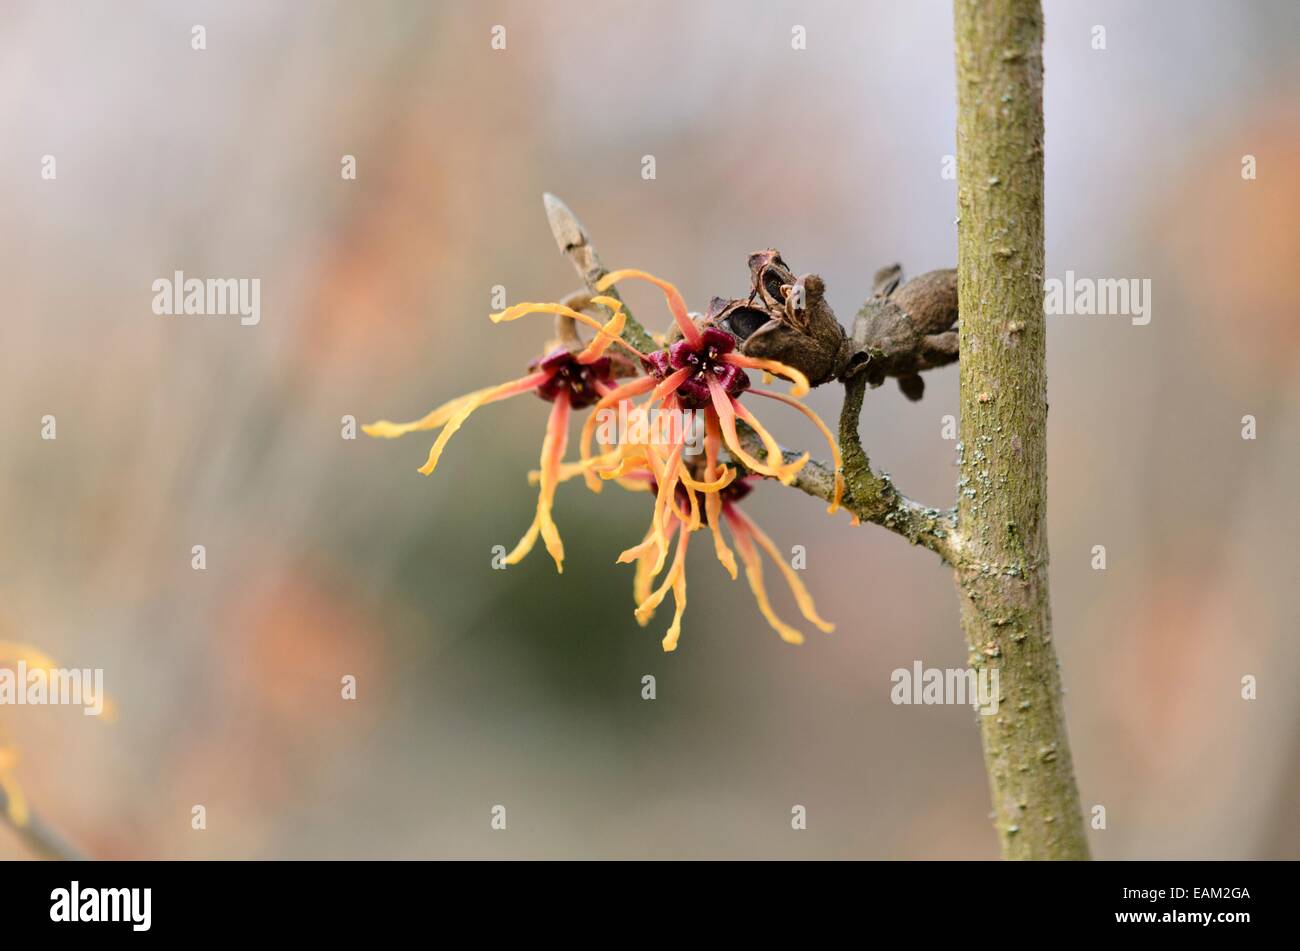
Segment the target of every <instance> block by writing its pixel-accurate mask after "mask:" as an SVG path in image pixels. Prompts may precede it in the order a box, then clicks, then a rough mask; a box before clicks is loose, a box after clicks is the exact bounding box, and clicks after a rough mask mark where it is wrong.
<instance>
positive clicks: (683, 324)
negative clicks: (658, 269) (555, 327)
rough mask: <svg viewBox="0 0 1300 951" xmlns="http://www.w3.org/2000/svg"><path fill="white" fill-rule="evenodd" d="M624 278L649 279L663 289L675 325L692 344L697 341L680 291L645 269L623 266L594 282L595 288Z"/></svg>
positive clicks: (603, 286) (608, 285)
mask: <svg viewBox="0 0 1300 951" xmlns="http://www.w3.org/2000/svg"><path fill="white" fill-rule="evenodd" d="M626 278H633V279H635V280H640V281H649V282H650V283H651V284H653V285H654V286H655V287H657V288H659V289H660V290H661V291H663V292H664V299H665V300H666V301H667V302H668V310H669V311H671V312H672V315H673V320H675V321H677V326H678V327H679V328H681V331H682V335H683V336H684V337H685V338H686V339H687V340H689V341H691V343H692V344H695V343H699V340H700V332H699V330H698V329H697V328H696V326H695V324H694V322H692V320H691V315H690V314H689V313H687V311H686V301H684V300H683V299H682V295H681V292H680V291H678V290H677V288H676V287H674V286H673V285H672V284H669V283H668V282H667V281H664V280H661V279H660V278H657V277H655V276H654V275H653V274H649V273H647V272H646V271H639V270H637V269H636V268H624V269H623V270H620V271H611V272H609V273H608V274H606V275H605V276H604V277H602V278H601V279H600V280H599V281H597V282H596V290H598V291H607V290H609V289H610V288H611V287H613V286H614V285H615V284H617V283H618V282H619V281H621V280H624V279H626Z"/></svg>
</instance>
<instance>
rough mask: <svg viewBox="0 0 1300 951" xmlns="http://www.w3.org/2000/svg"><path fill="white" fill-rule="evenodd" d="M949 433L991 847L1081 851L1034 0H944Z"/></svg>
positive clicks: (1046, 854)
mask: <svg viewBox="0 0 1300 951" xmlns="http://www.w3.org/2000/svg"><path fill="white" fill-rule="evenodd" d="M954 10H955V22H956V39H957V206H958V216H959V217H958V245H957V270H958V297H959V301H960V305H959V306H960V313H961V362H960V367H961V445H960V447H959V465H960V473H961V475H960V480H959V483H958V505H957V513H958V531H959V541H958V544H957V549H958V554H957V558H956V565H955V569H956V575H957V586H958V590H959V594H960V598H961V616H962V627H963V629H964V630H965V633H966V639H967V643H968V645H969V647H970V653H971V664H972V666H974V667H976V668H979V667H984V666H988V667H997V668H999V675H998V676H999V679H1000V688H1001V691H1000V692H1001V702H1000V707H999V710H998V713H997V714H996V715H994V716H980V717H978V719H979V721H980V730H981V733H982V737H983V744H984V757H985V763H986V766H987V769H988V776H989V787H990V790H991V793H992V798H993V809H994V822H995V825H996V827H997V831H998V835H999V837H1000V839H1001V844H1002V852H1003V855H1004V856H1005V857H1007V858H1015V859H1084V858H1087V857H1088V843H1087V839H1086V837H1085V833H1084V824H1083V816H1082V812H1081V809H1080V806H1079V793H1078V789H1077V787H1076V784H1075V778H1074V768H1073V765H1072V762H1071V758H1070V747H1069V742H1068V740H1067V738H1066V728H1065V715H1064V709H1063V702H1062V696H1061V682H1060V673H1059V670H1058V664H1057V659H1056V651H1055V649H1054V647H1053V644H1052V624H1051V609H1050V605H1049V600H1048V584H1047V564H1048V558H1047V374H1046V368H1045V357H1046V347H1045V342H1046V327H1045V321H1044V313H1043V58H1042V43H1043V20H1042V9H1041V6H1040V3H1039V0H955V3H954Z"/></svg>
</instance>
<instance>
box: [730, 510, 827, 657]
mask: <svg viewBox="0 0 1300 951" xmlns="http://www.w3.org/2000/svg"><path fill="white" fill-rule="evenodd" d="M734 516H735V518H737V519H740V520H741V521H742V522H743V523H744V525H745V528H746V529H748V531H749V532H750V534H752V535H753V537H754V540H755V541H756V542H758V544H759V546H760V547H761V548H762V549H763V551H765V552H767V556H768V557H769V558H771V559H772V561H773V562H774V563H775V564H776V567H777V570H778V571H780V572H781V574H782V576H784V578H785V583H786V584H787V585H789V586H790V593H791V594H793V595H794V600H795V603H796V604H797V605H799V613H800V614H802V615H803V616H804V617H805V618H806V619H807V620H808V621H810V622H811V623H813V624H815V625H817V627H818V628H820V629H821V631H822V632H823V633H826V634H829V633H830V632H831V631H833V630H835V625H834V624H832V623H831V622H830V621H824V620H822V618H821V616H820V615H819V614H818V613H817V606H816V605H815V604H813V599H812V595H811V594H809V593H808V589H807V588H805V587H804V584H803V581H802V580H800V578H799V574H798V572H796V571H795V570H794V569H793V568H791V567H790V565H789V563H788V562H786V560H785V558H783V557H782V556H781V552H780V551H779V550H778V549H777V547H776V545H774V544H773V543H772V539H770V538H768V537H767V534H766V533H765V532H764V531H763V530H762V529H761V528H759V527H758V525H757V524H756V523H755V522H754V520H753V519H751V518H749V517H748V516H746V515H745V514H744V513H743V512H739V511H737V512H735V513H734Z"/></svg>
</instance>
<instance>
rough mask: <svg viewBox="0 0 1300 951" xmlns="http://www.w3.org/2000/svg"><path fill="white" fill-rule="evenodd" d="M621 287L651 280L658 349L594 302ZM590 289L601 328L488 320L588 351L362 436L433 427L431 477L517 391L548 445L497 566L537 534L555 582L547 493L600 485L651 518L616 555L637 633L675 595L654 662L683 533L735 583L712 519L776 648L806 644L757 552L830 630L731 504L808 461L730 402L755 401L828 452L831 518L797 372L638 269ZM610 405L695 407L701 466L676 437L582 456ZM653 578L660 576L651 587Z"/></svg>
mask: <svg viewBox="0 0 1300 951" xmlns="http://www.w3.org/2000/svg"><path fill="white" fill-rule="evenodd" d="M627 279H639V280H644V281H649V282H650V283H652V284H654V285H656V286H657V287H658V288H659V289H660V290H662V291H663V293H664V297H665V299H666V301H667V303H668V309H669V311H670V312H671V314H672V317H673V320H674V323H675V331H674V332H670V333H669V334H667V335H665V336H664V337H661V338H656V343H658V344H659V345H660V349H657V350H654V351H652V352H650V353H642V352H641V351H640V350H637V349H636V348H635V347H633V346H631V345H630V344H629V343H627V341H625V340H624V339H623V338H622V336H621V334H622V331H623V328H624V325H625V324H626V321H627V314H626V312H625V311H624V310H623V305H622V304H621V302H620V301H619V300H617V299H616V298H613V297H610V296H605V294H604V292H606V291H608V289H609V288H610V287H612V286H613V285H614V284H616V283H618V282H619V281H622V280H627ZM596 291H597V296H595V297H592V298H591V300H590V304H591V305H592V306H598V307H600V308H602V309H603V310H604V311H605V312H606V313H607V314H608V315H609V316H608V319H607V320H606V321H605V322H604V323H601V322H600V321H599V320H596V319H595V318H593V317H591V316H589V315H588V314H585V313H582V312H581V311H579V310H575V309H573V308H570V307H567V306H565V305H564V304H555V303H525V304H517V305H515V306H513V307H509V308H507V309H506V310H503V311H501V312H500V313H496V314H492V315H491V319H492V321H493V322H495V323H502V322H505V321H512V320H515V319H517V318H520V317H523V316H525V315H528V314H551V315H557V316H559V317H561V318H565V319H568V320H572V321H576V322H578V323H581V324H583V325H585V326H587V327H590V328H591V329H592V330H593V331H594V332H595V335H594V337H593V338H592V340H591V342H590V343H589V344H587V345H586V346H585V347H582V346H580V345H579V346H578V347H572V348H571V347H568V346H564V345H562V344H561V345H558V346H554V347H553V348H551V349H548V352H547V353H546V354H545V356H543V357H541V358H540V359H538V360H535V361H534V362H533V363H532V364H531V365H530V366H529V368H528V369H529V372H528V373H527V375H525V376H523V377H520V378H519V379H517V380H511V381H509V382H507V383H502V384H500V385H499V386H492V387H487V388H485V389H482V390H476V391H474V392H472V393H467V394H466V395H464V396H460V397H457V398H456V399H454V400H451V401H449V402H447V403H444V404H443V405H441V406H439V407H437V408H436V409H434V410H433V411H432V412H431V413H429V414H428V415H426V416H425V417H423V418H422V419H419V420H416V421H415V422H411V423H392V422H388V421H386V420H384V421H380V422H377V423H372V424H370V425H368V426H365V427H363V428H364V430H365V432H366V433H368V434H369V435H371V436H378V437H382V438H394V437H397V436H401V435H404V434H406V433H410V432H418V431H433V430H439V429H440V430H441V432H439V434H438V437H437V440H436V441H435V442H434V444H433V448H432V449H431V450H430V452H429V458H428V460H427V461H426V462H425V464H424V465H423V466H421V467H420V469H419V471H420V472H421V473H423V474H425V475H428V474H429V473H431V472H433V470H434V468H435V467H436V466H437V465H438V460H439V458H440V457H441V455H442V451H443V449H444V448H445V447H446V445H447V442H448V440H450V439H451V437H452V436H453V435H454V434H455V433H456V431H457V430H459V429H460V427H461V425H462V424H463V423H464V422H465V420H466V419H467V418H468V417H469V415H470V414H471V413H473V412H474V411H475V410H476V409H478V408H479V407H481V406H485V405H487V404H488V403H494V402H497V401H499V400H503V399H508V398H509V397H512V396H517V395H519V394H521V393H535V394H537V395H538V396H539V397H541V398H542V399H543V400H545V401H546V402H548V403H550V404H551V413H550V419H549V421H548V422H547V426H546V436H545V438H544V439H543V441H542V454H541V465H540V468H539V469H538V470H537V471H535V472H533V473H531V474H530V481H533V482H535V483H536V484H538V485H539V491H538V496H537V513H536V515H535V517H534V518H533V523H532V525H530V526H529V528H528V531H527V532H526V533H525V534H524V536H523V538H522V539H520V541H519V544H518V545H516V546H515V548H514V550H513V551H511V552H510V553H509V555H507V557H506V559H505V560H506V563H507V564H516V563H518V562H519V561H520V560H521V559H522V558H523V557H524V556H525V555H527V554H528V553H529V552H530V551H531V550H532V548H533V547H534V545H535V544H536V543H537V539H538V537H539V536H540V537H541V539H542V542H543V544H544V545H545V546H546V550H547V552H548V553H549V554H550V555H551V558H552V559H554V561H555V566H556V569H557V570H559V571H563V565H564V546H563V543H562V542H561V541H560V533H559V530H558V529H557V528H556V525H555V520H554V517H553V514H552V509H553V505H554V499H555V491H556V487H557V486H558V485H559V484H560V483H561V482H564V481H567V480H569V479H572V478H575V477H576V476H579V475H581V476H582V477H583V478H584V480H585V482H586V484H587V486H588V487H589V488H590V489H591V490H592V491H593V492H599V491H600V490H601V488H602V484H603V482H605V481H614V482H615V483H617V484H618V485H620V486H622V487H623V488H625V489H628V490H631V491H643V492H649V493H651V494H652V495H653V497H654V514H653V516H652V517H651V520H650V525H649V527H648V529H647V531H646V533H645V537H644V538H643V539H642V540H641V542H640V543H639V544H637V545H634V546H632V547H631V548H628V549H627V550H626V551H624V552H623V553H622V554H621V555H619V558H618V560H619V562H621V563H625V562H634V563H635V564H636V572H635V578H634V581H633V595H634V597H635V600H636V619H637V621H638V622H639V623H640V624H641V625H642V626H644V625H646V624H647V623H649V621H650V619H651V617H652V616H653V615H654V613H655V611H656V609H657V608H658V607H659V605H660V604H661V603H662V602H663V600H664V598H665V597H667V595H668V593H669V592H671V593H672V595H673V601H674V605H675V610H674V613H673V620H672V624H671V626H670V627H669V628H668V631H667V633H666V634H665V635H664V638H663V648H664V650H665V651H672V650H674V649H675V648H676V647H677V640H678V637H679V636H680V633H681V626H682V615H683V612H684V611H685V609H686V575H685V564H686V549H687V544H688V542H689V540H690V537H691V535H692V534H693V533H695V532H697V531H701V530H703V529H705V528H707V529H708V530H709V532H710V533H711V535H712V538H713V547H714V552H715V553H716V555H717V558H718V561H719V562H721V563H722V565H723V567H724V568H725V569H726V570H727V572H728V573H729V574H730V575H731V577H732V579H733V580H734V579H735V578H736V577H737V565H736V557H735V553H733V551H732V549H731V547H730V545H728V543H727V540H726V539H725V538H724V536H723V533H722V523H723V522H725V523H726V524H727V527H728V528H729V529H730V533H731V538H732V540H733V543H734V544H735V546H736V550H737V551H738V552H739V554H740V560H741V562H742V563H743V564H744V566H745V574H746V577H747V578H748V580H749V584H750V587H751V589H752V590H753V593H754V598H755V600H756V601H757V602H758V608H759V610H760V611H761V612H762V614H763V616H764V618H766V619H767V621H768V623H769V624H771V626H772V627H773V628H774V629H775V630H776V632H777V633H778V634H779V635H780V636H781V637H782V639H784V640H785V641H787V642H789V643H792V644H799V643H802V642H803V635H802V633H800V632H799V631H798V630H797V629H796V628H794V627H792V626H790V625H789V624H787V623H785V622H784V621H782V620H781V619H780V618H779V617H777V615H776V613H775V611H773V610H772V606H771V604H770V602H769V600H768V597H767V593H766V589H765V588H764V585H763V569H762V564H761V562H760V558H759V553H758V549H762V550H763V551H765V552H766V553H767V554H768V556H769V557H770V558H771V559H772V561H773V562H774V563H775V564H776V566H777V568H778V569H779V570H780V571H781V573H782V575H784V577H785V579H786V581H787V583H788V584H789V586H790V589H791V592H792V593H793V595H794V598H795V601H796V603H797V604H798V606H799V610H800V612H801V613H802V614H803V616H804V617H805V618H806V619H807V620H808V621H809V622H810V623H812V624H814V625H816V626H817V627H818V628H819V629H821V630H822V631H826V632H829V631H831V630H833V625H831V624H829V623H827V622H826V621H824V620H822V618H821V617H819V616H818V614H817V611H816V609H815V607H814V605H813V601H812V598H811V596H810V595H809V594H808V591H807V589H806V588H805V587H804V585H803V583H802V581H800V579H799V577H798V575H797V574H796V572H795V571H794V570H793V569H792V568H791V567H790V565H788V564H787V563H786V561H785V559H784V558H783V557H782V556H781V553H780V552H779V551H778V549H777V548H776V546H775V544H773V542H772V540H771V539H770V538H769V537H768V536H767V535H766V534H765V533H764V532H763V531H762V530H761V529H760V528H759V527H758V526H757V525H756V524H755V523H754V522H753V520H752V519H751V518H749V516H747V515H746V514H744V513H743V512H741V511H740V508H739V507H738V503H739V502H740V500H741V499H742V498H744V497H745V496H746V495H747V494H748V493H749V492H750V490H751V483H752V481H753V480H754V479H755V478H758V477H765V478H773V479H778V480H780V481H781V482H784V483H786V484H789V483H790V482H791V481H793V479H794V478H795V476H796V474H797V473H798V472H799V470H800V469H801V468H802V467H803V465H804V464H805V463H806V462H807V461H808V455H807V454H806V453H805V454H804V455H803V456H802V457H801V458H799V459H797V460H794V461H792V462H786V461H785V459H784V458H783V455H782V452H781V448H780V446H779V445H778V443H777V441H776V440H775V439H774V438H773V437H772V435H771V434H770V433H769V432H768V431H767V429H766V428H765V427H764V426H763V425H762V424H761V423H760V422H759V421H758V419H757V418H756V417H755V416H754V415H753V413H752V412H750V410H749V408H748V407H746V406H745V405H744V404H742V403H741V401H740V400H741V397H742V396H744V395H753V396H757V397H763V398H765V399H771V400H775V401H778V402H780V403H783V404H785V405H786V406H789V407H792V408H793V409H795V410H798V411H799V412H801V413H803V414H804V415H805V416H806V417H807V418H808V419H809V420H811V421H812V422H813V424H814V425H815V426H816V427H817V428H818V429H819V431H820V432H821V433H822V435H823V436H824V437H825V439H826V441H827V443H828V445H829V446H830V450H831V454H832V456H833V458H834V463H835V493H834V497H833V499H832V501H831V504H830V508H829V509H828V511H830V512H834V511H836V509H837V508H838V507H839V502H840V497H841V494H842V492H843V476H842V473H841V464H840V454H839V447H838V445H837V444H836V441H835V439H834V437H833V436H832V435H831V432H830V430H829V429H828V428H827V427H826V424H825V423H824V422H822V421H821V419H819V418H818V417H817V415H816V414H815V413H813V412H812V410H810V409H809V408H808V407H806V406H805V405H804V404H803V403H802V402H800V401H799V397H800V396H802V395H803V394H804V393H806V392H807V391H808V380H807V379H806V377H805V376H804V374H803V373H801V372H800V371H798V370H796V369H794V368H793V367H790V366H787V365H786V364H784V363H780V362H778V361H775V360H763V359H757V358H753V357H747V356H745V355H743V354H740V353H737V352H736V338H735V337H734V336H733V335H732V334H731V333H730V332H728V331H727V330H724V329H722V328H721V327H719V326H716V325H713V324H712V323H710V322H709V321H705V320H701V321H699V322H698V323H697V321H696V320H693V319H692V317H691V315H690V314H689V313H688V312H687V309H686V305H685V303H684V301H683V300H682V296H681V294H680V293H678V291H677V288H676V287H674V286H673V285H672V284H670V283H668V282H667V281H663V280H660V279H659V278H657V277H654V276H653V275H650V274H647V273H645V272H644V271H638V270H621V271H614V272H611V273H609V274H607V275H606V276H605V277H604V278H603V279H602V280H601V281H600V282H599V284H598V285H597V287H596ZM613 346H617V347H619V348H621V349H622V350H623V351H626V352H627V353H628V354H630V355H631V357H632V358H634V359H633V360H628V359H625V358H624V356H623V354H621V353H615V354H614V356H613V358H612V359H611V356H610V355H609V353H608V351H610V348H611V347H613ZM748 370H755V371H761V372H763V373H764V374H770V375H774V376H779V377H784V378H785V379H787V380H789V381H790V382H791V384H792V385H791V389H790V392H789V394H788V395H787V394H784V393H777V392H773V391H769V390H764V389H758V388H755V387H753V386H751V384H750V379H749V376H748V374H747V372H746V371H748ZM641 374H643V375H641ZM625 375H633V376H634V378H633V379H631V380H630V381H629V382H625V383H621V384H620V383H619V382H618V379H617V377H619V376H625ZM642 398H644V399H642ZM638 400H641V402H639V403H638V402H637V401H638ZM611 408H612V409H617V410H618V411H619V412H620V414H621V413H627V414H629V416H631V415H635V414H644V416H645V417H647V418H648V417H649V416H650V414H651V413H654V412H655V411H659V410H665V411H669V412H675V411H686V410H692V411H696V412H698V413H700V414H702V415H703V417H704V453H703V458H702V459H701V458H698V455H695V456H692V455H690V454H688V453H686V452H685V448H686V447H685V438H684V435H683V434H682V433H680V432H679V433H678V434H677V438H676V439H672V440H667V441H665V440H661V439H652V438H645V439H638V440H636V441H628V440H627V439H624V440H622V441H620V442H619V443H618V444H617V445H614V446H611V447H602V448H603V449H604V450H605V451H602V452H597V453H593V450H592V436H593V433H594V431H595V427H596V422H597V418H598V411H600V410H606V409H611ZM587 409H590V410H592V412H591V413H590V415H589V416H588V417H587V419H586V421H585V423H584V425H583V428H582V435H581V441H580V445H579V454H578V458H577V460H575V461H570V462H566V461H565V458H564V457H565V452H566V449H567V447H568V429H569V417H570V414H571V412H572V411H574V410H579V411H580V410H587ZM738 420H739V421H741V422H743V423H744V424H746V425H748V426H749V427H750V428H751V429H752V430H753V432H754V433H755V434H756V435H757V436H758V438H759V440H760V441H761V442H762V444H763V447H764V450H765V458H763V459H759V458H755V457H754V456H753V455H752V454H751V453H749V452H748V451H747V450H746V449H745V446H744V445H743V444H742V442H741V438H740V434H739V433H738V431H737V421H738ZM641 430H642V431H643V432H651V431H653V428H652V427H649V426H644V427H641ZM724 446H725V448H726V450H727V452H728V453H729V454H730V457H731V459H732V460H733V461H735V462H739V463H740V465H742V466H743V467H744V469H745V470H746V474H745V475H743V476H742V475H739V474H738V468H737V467H736V466H735V465H725V464H723V463H722V462H721V456H722V450H723V447H724ZM674 539H675V549H674V548H673V546H674ZM670 549H671V550H672V560H671V562H669V554H670ZM665 568H667V571H666V572H665ZM661 573H662V574H663V578H662V580H659V581H658V584H656V581H657V580H658V579H659V576H660V574H661Z"/></svg>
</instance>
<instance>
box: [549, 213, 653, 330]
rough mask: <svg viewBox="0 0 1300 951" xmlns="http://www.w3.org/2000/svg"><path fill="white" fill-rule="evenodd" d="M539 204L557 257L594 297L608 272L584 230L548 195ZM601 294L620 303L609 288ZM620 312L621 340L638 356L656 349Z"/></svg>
mask: <svg viewBox="0 0 1300 951" xmlns="http://www.w3.org/2000/svg"><path fill="white" fill-rule="evenodd" d="M542 204H543V205H545V206H546V219H547V221H549V222H550V224H551V234H552V235H554V236H555V243H556V244H557V245H559V248H560V253H561V254H563V255H564V256H565V257H567V258H568V259H569V261H570V262H571V263H572V264H573V269H574V270H575V271H577V272H578V277H580V278H581V279H582V283H583V284H584V285H586V287H587V290H589V291H591V292H592V293H593V294H594V293H596V284H597V282H599V281H600V279H601V278H602V277H604V276H605V275H606V274H608V273H609V270H608V269H607V268H606V267H605V266H604V265H603V264H601V263H600V256H599V255H597V254H596V249H595V248H594V247H593V246H592V244H591V239H590V238H588V237H587V230H586V229H585V228H584V227H583V226H582V223H581V222H580V221H578V219H577V218H576V217H575V216H574V214H573V212H572V211H570V210H569V206H568V205H566V204H565V203H564V202H562V201H560V199H558V198H556V197H555V196H554V195H552V194H551V193H550V192H546V193H545V194H544V195H542ZM601 293H603V294H605V295H606V296H607V297H613V298H614V299H615V300H620V301H621V300H622V299H623V298H622V297H621V296H619V293H618V290H617V288H613V287H611V288H608V289H607V290H604V291H601ZM623 312H624V313H625V314H627V322H626V323H625V324H624V325H623V339H624V340H626V341H627V342H628V343H630V344H631V345H632V346H634V347H636V348H637V349H638V350H640V351H641V352H642V353H649V352H650V351H652V350H657V349H659V344H657V343H655V341H654V338H653V337H651V336H650V334H649V333H647V332H646V329H645V328H644V327H642V326H641V324H640V323H638V322H637V319H636V318H635V317H633V316H632V312H631V311H630V310H629V309H628V308H627V305H626V304H624V306H623Z"/></svg>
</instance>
